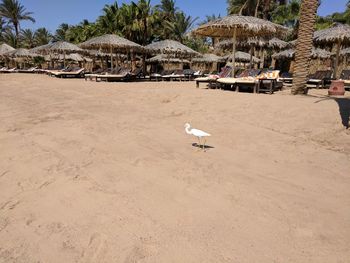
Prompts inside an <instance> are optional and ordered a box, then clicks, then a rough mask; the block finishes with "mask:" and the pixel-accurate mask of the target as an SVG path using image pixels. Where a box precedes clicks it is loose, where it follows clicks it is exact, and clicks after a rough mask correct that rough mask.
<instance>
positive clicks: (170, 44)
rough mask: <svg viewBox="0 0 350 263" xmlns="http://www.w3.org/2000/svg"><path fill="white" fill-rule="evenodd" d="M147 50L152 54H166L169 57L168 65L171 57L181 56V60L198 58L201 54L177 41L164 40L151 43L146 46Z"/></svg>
mask: <svg viewBox="0 0 350 263" xmlns="http://www.w3.org/2000/svg"><path fill="white" fill-rule="evenodd" d="M145 50H146V51H147V52H148V53H150V54H166V55H167V56H168V60H169V61H168V63H169V62H170V56H171V55H173V56H180V57H181V59H183V58H184V57H194V56H198V55H199V53H198V52H197V51H194V50H193V49H191V48H189V47H188V46H185V45H183V44H181V43H180V42H178V41H175V40H169V39H167V40H163V41H158V42H154V43H151V44H149V45H147V46H145Z"/></svg>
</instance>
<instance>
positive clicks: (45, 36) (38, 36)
mask: <svg viewBox="0 0 350 263" xmlns="http://www.w3.org/2000/svg"><path fill="white" fill-rule="evenodd" d="M51 40H52V35H51V34H50V32H49V31H48V30H47V29H46V28H44V27H42V28H38V30H36V31H35V44H36V45H37V46H42V45H46V44H48V43H50V42H51Z"/></svg>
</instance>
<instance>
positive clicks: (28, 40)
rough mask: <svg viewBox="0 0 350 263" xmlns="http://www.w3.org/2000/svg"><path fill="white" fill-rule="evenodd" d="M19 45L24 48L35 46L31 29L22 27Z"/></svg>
mask: <svg viewBox="0 0 350 263" xmlns="http://www.w3.org/2000/svg"><path fill="white" fill-rule="evenodd" d="M20 42H21V46H22V47H25V48H33V47H35V44H36V43H35V33H34V31H33V30H31V29H22V30H21V33H20Z"/></svg>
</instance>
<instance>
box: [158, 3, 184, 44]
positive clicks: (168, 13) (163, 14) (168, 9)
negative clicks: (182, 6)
mask: <svg viewBox="0 0 350 263" xmlns="http://www.w3.org/2000/svg"><path fill="white" fill-rule="evenodd" d="M156 9H157V10H158V12H159V17H160V21H159V22H160V25H159V35H161V38H163V39H168V38H171V34H172V32H171V31H169V28H162V25H163V23H172V22H174V21H175V16H176V13H177V12H178V11H179V8H178V7H176V3H175V1H174V0H162V1H161V3H160V5H158V6H156Z"/></svg>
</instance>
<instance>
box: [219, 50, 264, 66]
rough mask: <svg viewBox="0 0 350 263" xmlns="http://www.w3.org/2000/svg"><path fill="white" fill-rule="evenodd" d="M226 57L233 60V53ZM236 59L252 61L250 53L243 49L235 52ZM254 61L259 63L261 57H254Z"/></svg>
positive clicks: (225, 57)
mask: <svg viewBox="0 0 350 263" xmlns="http://www.w3.org/2000/svg"><path fill="white" fill-rule="evenodd" d="M224 59H226V60H233V54H231V55H227V56H224ZM235 60H236V61H239V62H250V54H249V53H246V52H242V51H237V52H236V53H235ZM252 61H253V63H259V62H260V59H258V58H257V57H254V56H253V57H252Z"/></svg>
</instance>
